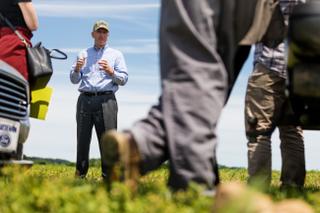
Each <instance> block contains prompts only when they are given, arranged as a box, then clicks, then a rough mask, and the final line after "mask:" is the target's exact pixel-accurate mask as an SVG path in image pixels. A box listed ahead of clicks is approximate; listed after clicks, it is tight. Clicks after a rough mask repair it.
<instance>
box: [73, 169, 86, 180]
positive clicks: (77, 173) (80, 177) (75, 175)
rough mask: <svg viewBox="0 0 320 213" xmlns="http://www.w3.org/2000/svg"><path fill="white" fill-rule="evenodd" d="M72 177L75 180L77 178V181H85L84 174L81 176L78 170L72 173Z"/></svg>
mask: <svg viewBox="0 0 320 213" xmlns="http://www.w3.org/2000/svg"><path fill="white" fill-rule="evenodd" d="M74 177H75V178H79V179H85V178H86V175H85V174H81V173H80V171H79V170H76V172H75V173H74Z"/></svg>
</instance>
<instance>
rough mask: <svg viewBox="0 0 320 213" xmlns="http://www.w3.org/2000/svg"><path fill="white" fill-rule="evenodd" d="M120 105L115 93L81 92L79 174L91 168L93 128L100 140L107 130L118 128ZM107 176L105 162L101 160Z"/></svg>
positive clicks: (78, 148)
mask: <svg viewBox="0 0 320 213" xmlns="http://www.w3.org/2000/svg"><path fill="white" fill-rule="evenodd" d="M117 113H118V105H117V101H116V98H115V96H114V94H106V95H99V96H87V95H84V94H81V95H80V96H79V98H78V103H77V162H76V170H77V173H78V175H81V176H85V175H86V174H87V172H88V168H89V151H90V142H91V135H92V128H93V126H94V127H95V130H96V133H97V138H98V141H99V148H100V155H101V146H100V144H101V143H100V139H101V136H102V134H103V133H104V132H105V131H106V130H110V129H116V128H117ZM101 159H103V158H101ZM101 165H102V166H101V167H102V176H105V174H106V171H105V166H104V162H101Z"/></svg>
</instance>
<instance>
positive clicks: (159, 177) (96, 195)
mask: <svg viewBox="0 0 320 213" xmlns="http://www.w3.org/2000/svg"><path fill="white" fill-rule="evenodd" d="M220 176H221V179H222V182H223V183H227V182H230V181H236V182H242V183H245V182H246V178H247V173H246V170H245V169H239V168H221V169H220ZM167 177H168V171H167V169H166V167H165V166H164V167H162V168H161V169H159V170H157V171H155V172H152V173H150V174H149V175H147V176H145V177H143V178H142V179H141V181H140V185H139V189H138V192H137V193H136V194H135V195H132V194H131V193H130V192H129V191H128V190H127V188H126V187H125V186H124V185H123V184H121V183H116V184H114V185H113V187H112V189H111V191H108V190H107V188H106V187H105V185H104V183H103V181H102V180H101V178H100V167H99V164H96V165H92V166H91V167H90V170H89V174H88V177H87V179H75V178H74V166H73V165H69V164H35V165H34V166H33V167H32V168H30V169H21V168H12V167H8V168H4V169H2V175H1V177H0V188H1V190H0V197H1V199H0V212H2V213H5V212H19V213H23V212H137V213H138V212H139V213H140V212H159V213H160V212H161V213H162V212H166V213H167V212H175V213H176V212H211V211H212V207H213V204H214V198H212V197H208V196H204V195H203V194H202V190H201V188H200V187H199V186H196V185H192V186H191V187H190V189H189V190H188V191H186V192H179V193H171V192H170V190H169V189H168V188H167V187H166V181H167ZM319 177H320V173H319V172H315V171H309V172H308V174H307V180H306V189H305V190H304V192H299V193H297V192H293V193H288V192H281V191H280V190H279V187H278V186H279V182H278V181H276V180H278V179H279V172H274V173H273V180H274V182H273V183H272V187H271V188H269V189H267V190H266V191H265V192H264V194H267V195H268V196H270V197H271V198H272V200H273V201H274V202H279V201H281V200H284V199H288V198H296V199H300V200H304V201H306V202H307V203H308V204H310V205H311V206H312V207H313V208H314V209H315V210H316V211H317V212H318V211H319V212H320V178H319ZM234 212H238V211H237V210H234ZM248 212H249V211H248Z"/></svg>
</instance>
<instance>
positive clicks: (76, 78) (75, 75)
mask: <svg viewBox="0 0 320 213" xmlns="http://www.w3.org/2000/svg"><path fill="white" fill-rule="evenodd" d="M75 67H76V65H75V64H74V65H73V66H72V68H71V71H70V81H71V83H73V84H77V83H79V82H80V80H81V77H82V73H81V71H80V72H76V71H75Z"/></svg>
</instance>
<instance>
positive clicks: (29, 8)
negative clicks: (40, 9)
mask: <svg viewBox="0 0 320 213" xmlns="http://www.w3.org/2000/svg"><path fill="white" fill-rule="evenodd" d="M18 5H19V7H20V10H21V12H22V15H23V18H24V21H25V22H26V24H27V27H28V28H29V30H31V31H35V30H37V29H38V26H39V24H38V17H37V13H36V10H35V8H34V7H33V4H32V2H19V3H18Z"/></svg>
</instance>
